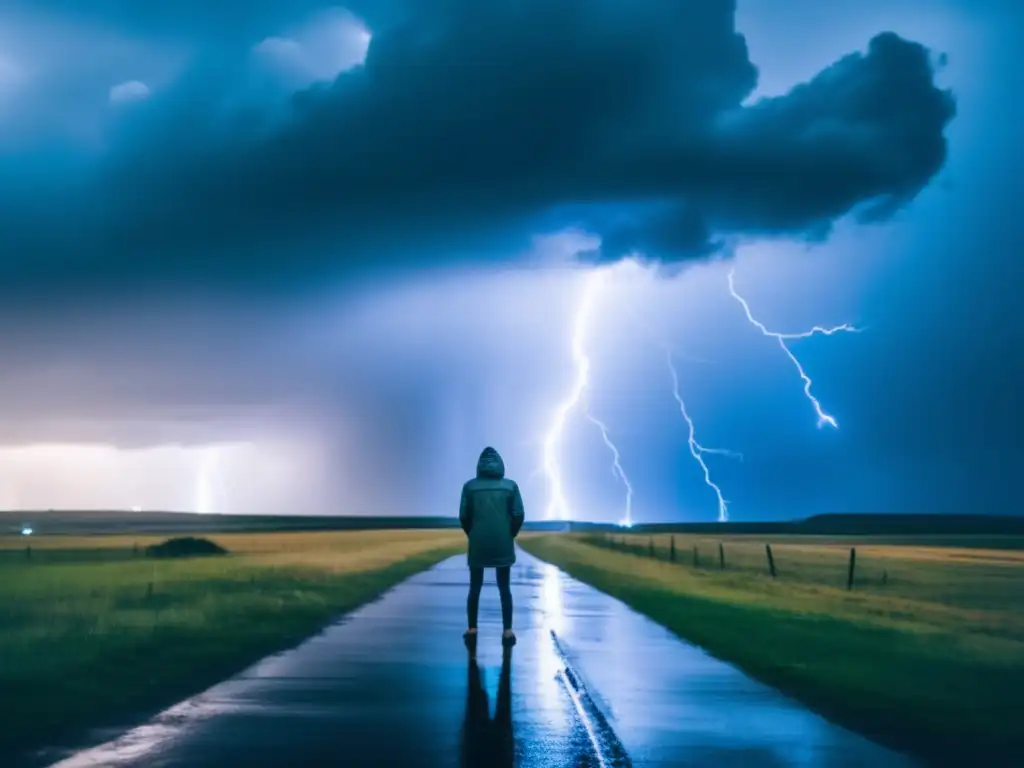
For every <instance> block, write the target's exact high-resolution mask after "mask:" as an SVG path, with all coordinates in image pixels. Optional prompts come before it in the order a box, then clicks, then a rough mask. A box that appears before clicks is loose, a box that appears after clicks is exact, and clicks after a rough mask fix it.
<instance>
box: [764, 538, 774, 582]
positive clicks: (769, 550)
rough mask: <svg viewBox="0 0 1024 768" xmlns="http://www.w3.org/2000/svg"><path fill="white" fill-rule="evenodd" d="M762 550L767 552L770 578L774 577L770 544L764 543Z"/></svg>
mask: <svg viewBox="0 0 1024 768" xmlns="http://www.w3.org/2000/svg"><path fill="white" fill-rule="evenodd" d="M764 551H765V552H766V553H767V554H768V571H769V572H770V573H771V575H772V578H773V579H774V578H775V558H774V557H772V545H771V544H765V545H764Z"/></svg>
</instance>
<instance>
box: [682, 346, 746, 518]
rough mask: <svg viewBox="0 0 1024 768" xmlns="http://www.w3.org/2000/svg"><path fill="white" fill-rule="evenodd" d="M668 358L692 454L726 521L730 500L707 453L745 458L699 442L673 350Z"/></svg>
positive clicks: (719, 511) (719, 513) (719, 512)
mask: <svg viewBox="0 0 1024 768" xmlns="http://www.w3.org/2000/svg"><path fill="white" fill-rule="evenodd" d="M665 357H666V360H667V361H668V370H669V373H671V374H672V396H673V397H674V398H675V399H676V402H677V403H678V404H679V412H680V413H681V414H682V415H683V420H684V421H685V422H686V426H687V428H688V429H689V437H688V438H687V443H688V444H689V446H690V455H691V456H693V458H694V459H695V460H696V461H697V463H698V464H700V468H701V469H702V470H704V483H705V484H706V485H707V486H708V488H710V489H711V490H712V491H714V492H715V496H716V497H717V498H718V522H720V523H724V522H727V521H728V520H729V502H728V501H726V500H725V496H723V495H722V489H721V488H719V487H718V484H717V483H715V481H714V480H712V479H711V470H710V469H709V468H708V464H707V462H706V461H704V456H705V454H716V455H718V456H727V457H729V458H732V459H739V460H740V461H742V460H743V454H742V453H736V452H735V451H729V450H726V449H725V448H708V447H706V446H703V445H701V444H700V443H698V442H697V430H696V429H695V427H694V425H693V419H691V418H690V414H689V413H688V412H687V410H686V402H685V401H684V400H683V396H682V395H681V394H680V393H679V372H678V371H677V370H676V366H675V362H673V360H672V351H671V350H670V349H667V350H666V356H665Z"/></svg>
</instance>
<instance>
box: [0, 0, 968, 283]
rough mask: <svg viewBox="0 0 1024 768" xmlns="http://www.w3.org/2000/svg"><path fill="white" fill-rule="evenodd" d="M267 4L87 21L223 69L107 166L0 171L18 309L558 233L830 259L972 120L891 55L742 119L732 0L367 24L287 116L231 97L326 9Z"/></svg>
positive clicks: (389, 16)
mask: <svg viewBox="0 0 1024 768" xmlns="http://www.w3.org/2000/svg"><path fill="white" fill-rule="evenodd" d="M250 5H252V12H251V13H252V15H251V17H247V20H243V19H241V17H237V18H236V16H237V14H236V15H232V14H231V13H230V12H228V11H226V10H225V11H218V12H214V11H212V10H210V6H209V4H204V5H203V6H199V5H195V4H190V3H184V4H180V6H179V4H175V5H174V6H173V9H172V6H168V9H165V10H164V11H161V12H160V13H157V12H155V11H152V10H144V9H142V7H141V6H139V5H138V4H134V3H132V4H127V3H123V2H122V3H119V2H113V1H111V2H107V3H97V4H95V5H90V13H91V14H93V15H94V17H95V18H98V19H106V22H107V23H109V24H120V25H122V26H123V27H124V28H125V29H126V30H129V31H131V32H132V33H133V34H144V35H151V36H157V35H159V34H160V33H161V30H163V31H164V32H165V33H166V34H167V35H172V36H178V37H182V36H188V35H192V36H194V37H195V39H196V40H198V41H200V42H201V46H202V49H203V51H204V54H203V55H202V56H200V57H199V59H198V60H197V62H198V63H197V64H195V66H194V67H193V68H192V70H191V71H190V72H189V73H188V74H187V75H186V76H184V77H183V78H182V79H181V80H180V81H179V82H178V83H177V84H176V85H175V86H174V87H170V88H168V89H166V90H165V91H163V92H160V93H156V94H154V97H153V98H152V99H150V100H149V101H148V102H147V103H145V104H139V105H135V108H134V109H133V110H132V114H130V115H127V116H126V117H125V118H124V119H123V120H122V121H121V122H120V123H119V124H118V125H117V126H116V128H112V129H111V131H112V132H113V133H112V136H113V138H114V139H115V141H113V143H112V147H111V148H110V149H109V150H108V151H107V152H106V153H105V154H103V155H102V156H101V157H98V158H91V159H83V158H80V157H75V156H74V155H73V154H72V155H68V153H67V152H66V151H64V152H59V153H56V154H55V153H54V152H47V153H45V156H43V157H40V158H36V162H35V163H34V164H33V165H32V167H31V168H28V169H26V168H25V165H26V161H24V160H20V161H18V166H19V167H18V168H17V171H18V174H17V177H15V176H14V170H15V169H14V166H13V165H12V163H9V162H4V160H5V159H4V158H0V173H4V171H7V172H8V173H7V177H6V178H4V179H3V186H4V189H2V190H0V203H2V204H3V209H2V212H0V227H2V242H3V244H4V253H3V254H2V255H0V281H2V282H3V284H4V286H5V287H7V288H8V290H11V289H18V290H21V291H22V292H24V293H28V292H31V291H32V290H33V289H37V288H41V287H48V288H51V289H52V288H54V287H59V286H63V287H67V288H72V289H84V288H86V287H87V286H88V287H89V288H99V287H101V286H107V287H120V286H122V285H128V284H134V285H140V284H147V283H148V284H161V285H167V284H174V282H175V281H178V282H182V283H185V284H195V283H213V282H215V281H217V280H221V279H224V280H228V281H231V282H241V281H245V280H248V279H255V280H267V281H269V282H270V283H272V284H275V285H277V284H279V283H280V281H281V280H283V279H285V278H288V277H294V278H296V279H298V280H300V281H301V280H308V279H309V278H311V277H314V276H316V277H325V276H327V275H330V274H334V273H336V272H340V271H346V270H350V269H352V268H356V267H381V266H387V265H391V266H406V265H409V264H412V263H414V262H415V261H417V260H419V261H421V262H426V261H439V260H450V261H453V262H454V261H458V260H465V259H471V258H472V259H482V258H489V257H496V256H499V255H507V254H508V253H511V252H513V251H518V250H521V248H520V247H519V246H520V245H521V244H522V242H523V239H524V238H525V237H527V236H528V235H530V234H533V233H534V231H535V230H536V229H537V228H538V227H541V226H551V225H560V226H565V225H580V224H583V225H586V226H588V228H590V229H592V230H594V231H596V232H597V233H599V234H601V235H602V236H603V237H604V251H603V254H602V256H603V257H604V258H616V257H618V256H621V255H623V254H624V253H626V252H628V251H630V250H633V249H642V250H645V251H647V252H648V255H649V256H650V257H653V258H660V259H666V260H677V259H683V258H689V257H693V256H695V255H698V254H701V253H705V252H707V250H709V249H710V248H713V247H714V245H715V243H716V238H718V237H720V236H723V235H725V236H728V235H734V234H739V235H742V234H762V235H763V234H775V233H779V234H782V233H784V234H789V235H794V234H795V235H802V236H809V237H821V236H822V235H824V234H825V233H827V231H828V229H829V227H830V225H831V223H832V222H833V221H835V220H836V219H837V218H839V217H841V216H844V215H846V214H849V213H851V212H852V213H857V214H858V215H860V216H862V217H864V218H884V217H886V216H888V215H890V214H891V213H893V212H894V211H896V210H898V209H899V208H900V207H902V206H903V205H905V204H906V203H907V202H908V201H910V200H912V199H913V198H914V197H915V195H916V194H917V193H918V192H919V191H920V190H921V189H922V188H924V187H925V186H926V185H927V184H928V182H929V181H930V180H931V179H932V177H933V176H934V175H935V174H936V173H937V171H938V170H939V169H940V168H941V167H942V165H943V162H944V160H945V155H946V141H945V138H944V129H945V126H946V125H947V123H948V122H949V121H950V120H951V119H952V117H953V114H954V105H953V100H952V97H951V96H950V94H949V93H947V92H945V91H942V90H940V89H939V88H937V86H936V85H935V82H934V77H933V76H934V71H933V66H932V62H931V57H930V53H929V51H928V50H927V49H926V48H924V47H923V46H921V45H919V44H917V43H913V42H908V41H906V40H903V39H901V38H899V37H897V36H896V35H894V34H891V33H883V34H880V35H879V36H877V37H875V38H874V39H873V40H871V41H870V44H869V46H868V48H867V51H866V53H854V54H850V55H848V56H846V57H844V58H842V59H840V60H839V61H838V62H836V63H835V64H834V65H832V66H831V67H829V68H827V69H826V70H824V71H823V72H821V73H820V74H818V75H817V76H816V77H814V78H813V79H812V80H810V81H809V82H807V83H804V84H802V85H799V86H797V87H795V88H794V89H793V90H791V91H790V92H789V93H787V94H785V95H783V96H780V97H777V98H770V99H761V100H759V101H755V102H752V103H748V102H747V100H748V97H749V96H750V94H751V93H752V92H753V90H754V88H755V86H756V82H757V70H756V67H755V65H754V63H752V62H751V61H750V60H749V58H748V55H747V48H746V44H745V41H744V38H743V36H742V35H741V34H739V33H738V32H737V31H736V29H735V27H734V15H735V7H734V5H735V3H734V2H730V1H728V0H701V1H700V2H690V3H679V2H676V1H675V0H643V1H642V2H641V1H640V0H633V1H632V2H624V1H622V0H618V1H616V2H612V1H611V0H587V1H586V2H583V0H534V1H532V2H504V1H503V2H493V3H480V2H477V1H476V0H444V2H439V3H438V2H433V3H425V2H409V3H406V4H403V5H401V6H399V5H397V4H389V5H380V6H374V5H367V6H365V7H361V6H360V5H359V4H354V6H353V7H354V8H355V10H356V11H358V12H360V13H362V14H364V16H365V18H367V19H368V20H369V23H370V24H371V27H372V29H373V33H374V36H373V40H372V43H371V45H370V48H369V51H368V54H367V58H366V61H365V65H364V66H361V67H357V68H355V69H352V70H349V71H347V72H344V73H342V74H341V75H340V76H339V77H338V78H337V80H336V81H334V82H333V83H327V84H322V85H316V86H314V87H311V88H309V89H308V90H304V91H302V92H300V93H297V94H294V96H293V98H292V99H291V100H290V103H289V104H288V106H287V113H286V114H284V115H281V114H270V113H269V112H268V111H267V110H266V109H265V107H264V106H260V107H257V106H256V105H254V104H252V103H250V102H245V101H241V102H237V103H236V102H233V101H232V96H233V95H234V91H233V90H232V89H233V88H234V87H235V86H236V85H237V83H238V82H240V81H241V80H243V79H244V78H245V68H246V66H247V64H246V63H245V62H246V59H245V58H244V57H243V56H242V55H241V53H240V51H243V50H245V51H247V50H249V49H251V46H252V45H255V44H256V43H258V42H259V40H260V39H262V37H263V36H265V35H269V34H274V33H275V30H276V28H277V27H278V26H279V25H281V24H284V23H286V22H287V21H288V20H289V18H290V17H289V16H288V15H286V13H287V14H291V15H293V16H294V19H295V20H296V21H298V20H300V19H301V17H302V15H303V14H308V13H310V12H312V11H313V10H314V8H313V7H312V6H310V5H309V4H308V3H305V4H299V5H295V4H277V3H269V2H262V3H255V4H247V5H246V6H245V7H246V8H247V9H248V8H249V7H250ZM40 7H43V8H45V7H46V4H45V3H44V4H43V5H42V6H40ZM174 9H176V10H174ZM381 9H384V10H381ZM248 12H249V11H248V10H247V13H248ZM217 41H219V42H220V43H222V44H221V45H217V44H216V43H217ZM232 104H236V106H232ZM609 211H611V212H613V215H610V214H609Z"/></svg>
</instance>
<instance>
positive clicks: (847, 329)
mask: <svg viewBox="0 0 1024 768" xmlns="http://www.w3.org/2000/svg"><path fill="white" fill-rule="evenodd" d="M734 278H735V270H734V269H730V270H729V293H730V294H731V295H732V297H733V298H734V299H736V301H738V302H739V303H740V306H741V307H743V312H744V314H746V316H747V320H748V321H749V322H750V324H751V325H753V326H754V327H755V328H757V329H758V330H759V331H760V332H761V333H762V334H763V335H764V336H767V337H769V338H772V339H775V341H776V342H778V345H779V347H780V348H781V349H782V351H783V352H785V353H786V357H788V358H789V359H790V360H791V361H792V363H793V365H794V366H796V370H797V373H799V374H800V378H801V379H803V382H804V395H805V396H806V397H807V399H808V400H809V401H810V403H811V406H812V407H813V408H814V412H815V414H817V416H818V429H821V428H822V427H823V426H825V425H826V424H828V425H829V426H830V427H832V428H833V429H838V428H839V423H838V422H837V421H836V419H835V417H834V416H832V415H831V414H830V413H827V412H826V411H825V409H824V408H822V407H821V403H820V402H819V400H818V398H816V397H815V396H814V395H813V394H812V393H811V385H812V384H813V382H812V381H811V377H810V376H808V375H807V372H806V371H805V370H804V367H803V366H802V365H801V364H800V361H799V360H798V359H797V357H796V355H794V354H793V352H792V350H791V349H790V348H789V346H788V345H787V344H786V342H787V341H790V340H793V339H809V338H811V337H812V336H816V335H822V336H832V335H834V334H836V333H859V332H860V330H861V329H860V328H855V327H853V326H852V325H850V324H848V323H843V324H842V325H837V326H833V327H831V328H823V327H821V326H820V325H816V326H814V327H813V328H811V329H810V330H809V331H803V332H802V333H779V332H777V331H770V330H768V328H766V327H765V326H764V324H763V323H761V321H760V320H757V319H756V318H755V317H754V313H753V312H751V311H750V305H749V304H747V301H746V299H744V298H743V297H742V296H741V295H740V294H739V293H738V292H737V290H736V283H735V279H734Z"/></svg>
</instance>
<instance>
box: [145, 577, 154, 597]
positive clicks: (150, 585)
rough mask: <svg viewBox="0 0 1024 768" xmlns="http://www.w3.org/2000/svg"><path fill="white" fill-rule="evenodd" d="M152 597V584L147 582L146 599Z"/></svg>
mask: <svg viewBox="0 0 1024 768" xmlns="http://www.w3.org/2000/svg"><path fill="white" fill-rule="evenodd" d="M152 596H153V582H152V581H151V582H149V583H148V584H147V585H146V597H147V598H150V597H152Z"/></svg>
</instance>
